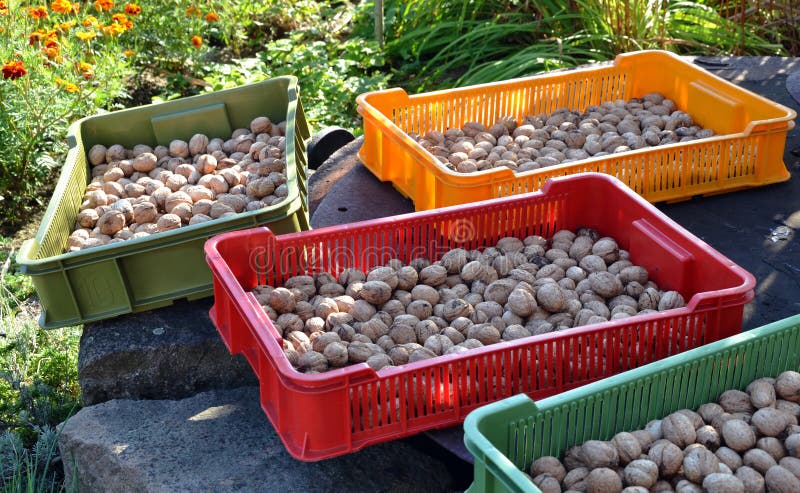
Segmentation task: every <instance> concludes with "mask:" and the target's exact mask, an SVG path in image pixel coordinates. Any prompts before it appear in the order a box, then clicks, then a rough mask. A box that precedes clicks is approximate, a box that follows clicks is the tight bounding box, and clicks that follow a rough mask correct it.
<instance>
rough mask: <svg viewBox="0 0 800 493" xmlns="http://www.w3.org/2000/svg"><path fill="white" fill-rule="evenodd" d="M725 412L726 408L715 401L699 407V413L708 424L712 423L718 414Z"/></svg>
mask: <svg viewBox="0 0 800 493" xmlns="http://www.w3.org/2000/svg"><path fill="white" fill-rule="evenodd" d="M724 412H725V410H724V409H722V406H720V405H719V404H717V403H714V402H708V403H706V404H703V405H702V406H700V407H699V408H697V414H699V415H700V417H701V418H703V421H705V422H706V423H708V424H710V423H711V421H712V420H713V419H714V418H715V417H716V416H718V415H720V414H722V413H724Z"/></svg>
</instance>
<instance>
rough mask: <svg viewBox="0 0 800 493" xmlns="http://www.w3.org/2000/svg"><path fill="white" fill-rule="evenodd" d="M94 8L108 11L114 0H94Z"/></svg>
mask: <svg viewBox="0 0 800 493" xmlns="http://www.w3.org/2000/svg"><path fill="white" fill-rule="evenodd" d="M94 8H95V9H97V10H103V11H106V12H108V11H109V10H111V9H113V8H114V1H113V0H95V2H94Z"/></svg>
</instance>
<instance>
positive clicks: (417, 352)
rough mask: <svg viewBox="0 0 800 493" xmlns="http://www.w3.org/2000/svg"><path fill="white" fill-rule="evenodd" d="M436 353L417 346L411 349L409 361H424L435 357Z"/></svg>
mask: <svg viewBox="0 0 800 493" xmlns="http://www.w3.org/2000/svg"><path fill="white" fill-rule="evenodd" d="M435 357H436V354H435V353H434V352H433V351H431V350H430V349H427V348H424V347H422V348H417V349H414V350H413V351H411V354H410V355H409V356H408V362H409V363H414V362H415V361H422V360H424V359H430V358H435Z"/></svg>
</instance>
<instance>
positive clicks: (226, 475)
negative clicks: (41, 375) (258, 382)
mask: <svg viewBox="0 0 800 493" xmlns="http://www.w3.org/2000/svg"><path fill="white" fill-rule="evenodd" d="M59 448H60V450H61V456H62V458H63V461H64V470H65V472H66V477H67V483H68V484H67V490H68V491H69V488H70V487H77V488H78V491H81V492H82V493H91V492H95V491H98V492H99V491H102V492H129V491H137V492H180V491H187V492H188V491H191V492H196V491H214V492H228V491H264V492H266V491H282V492H295V491H297V492H316V491H319V492H330V491H348V492H401V491H409V492H411V491H424V492H436V491H446V490H448V489H451V488H452V484H453V477H452V476H451V475H450V473H449V472H448V469H447V467H446V464H444V463H442V462H441V461H440V460H439V459H436V458H434V457H431V456H428V455H426V454H423V453H421V452H419V451H418V450H416V449H415V448H414V447H412V446H410V445H409V444H408V443H407V442H406V441H403V440H401V441H395V442H390V443H384V444H380V445H376V446H373V447H368V448H366V449H364V450H362V451H360V452H356V453H354V454H350V455H346V456H342V457H337V458H333V459H329V460H325V461H321V462H315V463H309V462H301V461H297V460H295V459H293V458H292V457H291V456H290V455H289V454H288V453H287V452H286V451H285V449H284V447H283V444H282V443H281V441H280V439H279V438H278V436H277V434H276V433H275V431H274V430H273V428H272V426H271V425H270V423H269V421H268V420H267V418H266V416H265V415H264V413H263V412H262V410H261V408H260V406H259V399H258V388H257V387H245V388H241V389H235V390H225V391H211V392H207V393H202V394H198V395H196V396H194V397H192V398H189V399H184V400H178V401H171V400H157V401H131V400H113V401H109V402H105V403H103V404H98V405H95V406H91V407H86V408H84V409H82V410H81V411H80V412H78V413H77V414H76V415H75V416H73V417H72V418H71V419H70V420H69V421H67V422H66V423H65V424H64V425H63V426H62V429H61V436H60V439H59ZM71 471H75V477H72V473H71Z"/></svg>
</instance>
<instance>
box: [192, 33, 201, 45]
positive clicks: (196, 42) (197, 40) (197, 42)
mask: <svg viewBox="0 0 800 493" xmlns="http://www.w3.org/2000/svg"><path fill="white" fill-rule="evenodd" d="M192 46H194V47H195V48H200V47H201V46H203V38H201V37H200V36H196V35H195V36H192Z"/></svg>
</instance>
